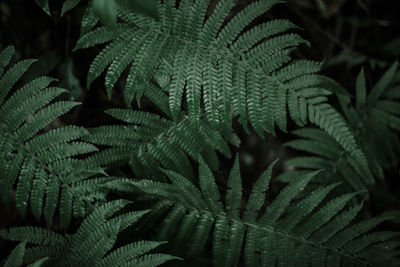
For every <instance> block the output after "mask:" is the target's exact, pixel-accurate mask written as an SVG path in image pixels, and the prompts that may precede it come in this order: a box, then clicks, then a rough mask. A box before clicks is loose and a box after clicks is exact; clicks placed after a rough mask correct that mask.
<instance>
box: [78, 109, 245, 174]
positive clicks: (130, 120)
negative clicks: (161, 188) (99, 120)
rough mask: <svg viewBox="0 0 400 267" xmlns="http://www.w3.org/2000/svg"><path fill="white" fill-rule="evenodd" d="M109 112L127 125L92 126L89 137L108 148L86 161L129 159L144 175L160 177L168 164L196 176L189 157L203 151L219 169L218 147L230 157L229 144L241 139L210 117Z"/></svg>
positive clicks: (103, 161)
mask: <svg viewBox="0 0 400 267" xmlns="http://www.w3.org/2000/svg"><path fill="white" fill-rule="evenodd" d="M106 113H107V114H109V115H111V116H113V117H114V118H116V119H118V120H121V121H122V122H124V123H127V125H110V126H100V127H98V128H93V129H90V135H88V136H86V137H85V140H86V141H88V142H92V143H94V144H96V145H102V146H107V148H106V149H104V150H102V151H101V152H99V153H96V154H94V155H93V156H91V157H89V158H88V159H86V160H85V161H86V163H87V164H88V165H90V164H92V163H93V164H101V165H102V166H109V165H110V164H112V163H114V162H129V164H130V166H131V168H132V171H133V172H134V173H135V174H136V175H137V176H138V177H142V178H155V179H159V178H160V176H163V174H162V172H161V171H160V170H159V167H163V168H168V169H171V170H174V171H176V172H179V173H181V174H182V175H185V176H186V177H190V178H193V177H194V176H193V171H192V166H191V163H190V160H189V158H191V159H197V155H198V153H200V154H201V155H202V156H203V157H204V158H205V159H207V163H208V164H209V165H210V166H212V169H214V170H216V169H218V164H219V160H218V155H217V151H218V152H220V153H221V154H223V155H224V156H225V157H230V156H231V152H230V148H229V144H232V145H234V146H238V145H239V142H240V140H239V139H238V137H237V136H236V135H235V134H234V133H232V132H231V130H230V129H229V128H227V127H224V126H221V127H219V129H218V128H216V127H213V125H211V124H210V122H208V121H207V120H201V121H199V122H197V123H195V122H193V121H191V120H189V119H188V118H187V117H186V116H184V115H182V116H181V117H180V118H179V119H177V120H176V121H172V120H170V119H167V118H163V117H160V116H159V115H157V114H152V113H149V112H143V111H136V110H131V109H110V110H107V111H106Z"/></svg>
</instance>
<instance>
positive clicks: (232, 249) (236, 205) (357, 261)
mask: <svg viewBox="0 0 400 267" xmlns="http://www.w3.org/2000/svg"><path fill="white" fill-rule="evenodd" d="M273 165H274V164H271V165H270V166H269V167H268V169H267V170H266V171H265V172H264V173H263V174H262V175H261V176H260V178H259V179H258V180H257V181H256V182H255V184H254V185H253V188H252V191H251V194H250V196H249V198H248V199H247V200H246V204H245V205H244V204H243V203H244V202H243V196H242V180H241V178H240V169H239V163H238V159H236V161H235V165H234V166H233V168H232V170H231V172H230V175H229V178H228V182H227V191H226V193H225V196H224V197H222V196H221V193H220V191H219V189H218V187H217V185H216V183H215V180H214V177H213V175H212V173H211V170H210V169H209V168H208V166H207V165H206V164H205V163H204V161H202V160H201V159H200V167H199V186H198V187H197V186H195V185H194V184H193V183H192V182H190V181H189V180H188V179H186V178H185V177H183V176H181V175H180V174H178V173H176V172H171V171H165V172H166V174H167V176H168V178H169V179H170V181H171V183H160V182H154V181H150V180H140V181H135V182H128V181H127V183H128V184H129V183H132V184H133V185H134V186H135V187H137V188H139V189H140V190H142V191H143V192H145V193H147V194H150V195H154V196H155V197H156V198H158V199H160V201H159V202H156V203H155V204H154V206H153V208H152V211H150V212H149V214H148V215H146V216H148V218H147V219H146V224H148V223H151V224H153V223H154V222H155V220H157V219H160V218H163V219H162V220H161V223H160V225H159V226H153V229H154V228H156V229H158V231H157V236H156V238H157V239H158V240H168V241H170V244H171V247H172V251H173V252H175V253H178V255H180V254H182V255H184V256H185V257H187V258H189V259H190V258H192V259H193V258H196V257H198V256H199V254H200V253H201V252H202V251H203V250H204V247H205V245H206V243H207V242H208V241H209V242H211V243H212V255H213V256H212V257H213V260H212V261H213V264H214V266H235V265H237V264H239V262H240V258H241V257H243V262H244V264H245V265H246V266H293V265H295V264H299V263H301V264H300V265H301V266H309V265H310V264H317V266H325V265H326V266H341V265H342V264H347V265H349V264H354V265H356V266H366V265H376V264H378V263H387V264H389V265H390V264H391V259H392V257H393V256H394V255H396V254H397V252H393V251H388V250H387V249H386V248H388V247H391V246H394V247H395V246H398V245H399V244H400V243H399V242H400V241H398V240H397V237H398V235H399V234H398V233H396V232H373V233H369V231H370V230H371V229H373V228H375V227H376V226H377V225H378V224H379V223H381V222H383V221H385V220H388V219H393V216H391V215H383V216H380V217H377V218H374V219H371V220H367V221H361V222H359V223H353V221H354V220H355V218H356V216H357V214H358V213H359V211H360V209H361V208H362V204H357V205H350V204H349V203H351V200H352V199H353V198H354V196H355V195H357V194H358V193H349V194H345V195H341V196H339V197H336V198H333V199H329V198H327V195H329V192H330V191H331V190H332V189H333V188H334V187H336V186H337V184H333V185H328V186H320V187H317V188H315V189H314V190H313V191H312V192H311V193H310V194H309V195H307V196H305V197H303V198H299V194H300V193H301V192H302V190H304V188H305V187H306V186H307V184H308V183H309V182H310V181H311V179H312V178H313V177H314V176H315V175H316V174H317V173H318V172H312V173H307V174H305V175H303V176H300V177H297V179H296V180H294V181H292V182H291V183H290V184H289V185H287V186H286V187H285V188H284V189H283V190H282V191H281V192H280V193H279V195H278V196H277V197H276V198H275V199H274V200H273V201H272V203H270V204H269V205H268V206H267V207H266V209H265V211H264V208H263V206H264V204H265V198H266V192H267V191H268V188H269V184H270V180H271V172H272V167H273ZM114 186H115V185H114ZM119 188H125V190H126V189H129V188H132V189H134V188H133V187H132V186H129V185H126V186H123V185H120V186H119ZM160 207H162V208H160ZM372 250H373V251H374V254H371V251H372ZM241 255H242V256H241ZM378 255H379V256H378Z"/></svg>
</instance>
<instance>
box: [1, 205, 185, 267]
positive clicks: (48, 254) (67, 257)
mask: <svg viewBox="0 0 400 267" xmlns="http://www.w3.org/2000/svg"><path fill="white" fill-rule="evenodd" d="M127 204H128V202H126V201H121V200H116V201H110V202H108V203H107V204H104V205H102V206H100V207H98V208H96V209H95V210H93V211H92V212H91V213H90V214H89V215H88V216H87V217H86V218H85V219H84V221H83V222H82V223H81V225H80V227H79V229H78V230H77V231H76V233H74V234H72V235H65V236H63V235H61V234H58V233H55V232H52V231H50V230H47V229H42V228H39V227H24V226H21V227H15V228H11V229H4V230H1V231H0V236H1V237H2V238H4V239H7V240H12V241H23V242H22V243H21V244H20V245H18V247H17V248H16V249H15V250H14V251H13V252H12V254H11V255H10V256H9V258H10V260H13V259H16V260H18V261H13V265H10V266H23V265H22V264H28V263H32V262H35V263H34V264H36V265H35V266H96V267H106V266H107V267H108V266H149V267H151V266H158V265H161V264H163V263H164V262H167V261H170V260H173V259H178V258H177V257H174V256H170V255H166V254H148V252H149V251H151V250H153V249H155V248H156V247H158V246H159V245H161V244H163V242H154V241H138V242H135V243H130V244H127V245H124V246H122V247H117V248H116V247H115V244H116V241H117V238H118V235H119V233H120V232H122V231H123V230H125V229H126V228H127V227H129V226H130V225H132V224H133V223H135V222H136V221H137V220H138V219H140V218H141V217H142V216H143V215H144V214H145V213H146V212H147V211H137V212H128V213H122V215H115V214H116V213H117V212H118V211H121V210H122V209H123V208H124V207H125V206H126V205H127ZM26 243H30V244H32V246H30V247H29V248H25V244H26ZM6 263H7V261H6ZM24 266H25V265H24Z"/></svg>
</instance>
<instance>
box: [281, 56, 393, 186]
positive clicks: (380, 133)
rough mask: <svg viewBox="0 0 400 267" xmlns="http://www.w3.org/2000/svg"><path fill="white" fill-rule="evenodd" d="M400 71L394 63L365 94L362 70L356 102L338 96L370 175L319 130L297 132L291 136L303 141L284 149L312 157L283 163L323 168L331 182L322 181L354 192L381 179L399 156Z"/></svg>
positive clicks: (297, 166)
mask: <svg viewBox="0 0 400 267" xmlns="http://www.w3.org/2000/svg"><path fill="white" fill-rule="evenodd" d="M399 82H400V71H398V63H397V62H395V63H394V64H393V65H392V66H391V67H390V68H389V69H388V70H387V71H386V72H385V74H384V75H383V76H382V78H381V79H380V80H379V81H378V82H377V83H376V85H375V86H374V87H373V88H372V89H371V91H370V92H369V94H367V88H366V82H365V75H364V71H363V70H362V71H361V72H360V74H359V76H358V78H357V83H356V97H355V103H354V105H352V103H351V99H350V98H349V97H345V96H338V97H339V101H340V104H341V107H342V111H343V114H344V116H345V118H346V119H347V121H348V124H349V126H350V127H351V129H352V131H353V132H354V133H355V137H356V140H357V142H358V143H359V144H360V146H361V148H362V150H363V152H364V153H365V155H366V157H367V160H368V164H369V166H371V170H372V172H373V175H374V176H375V178H374V177H372V176H370V175H365V173H364V172H363V170H362V169H361V168H360V167H359V165H357V164H356V162H354V161H353V160H352V159H351V157H350V156H349V155H348V153H344V152H343V151H342V149H341V147H340V145H339V144H338V143H337V142H336V141H335V140H334V139H333V138H332V137H330V136H328V135H327V134H326V133H324V132H323V131H321V130H318V129H306V128H303V129H299V130H296V131H294V134H295V135H297V136H299V137H301V138H305V139H298V140H293V141H290V142H288V143H286V146H288V147H291V148H294V149H297V150H301V151H305V152H309V153H312V154H314V155H313V156H312V157H309V156H307V157H296V158H292V159H290V160H289V161H287V162H286V163H285V164H286V165H288V166H293V167H295V168H300V169H315V170H318V169H321V168H322V169H326V170H328V171H329V172H330V173H329V176H330V179H326V178H327V177H326V176H325V177H321V182H323V183H330V182H334V181H338V180H340V181H343V180H344V181H346V182H347V183H348V184H349V185H350V186H351V187H352V188H353V189H355V190H360V189H365V185H371V184H373V183H374V180H376V178H378V179H383V178H384V169H385V168H386V169H387V168H388V167H389V163H390V162H391V161H392V160H393V158H394V157H395V155H396V152H397V153H398V152H399V151H398V149H399V148H398V146H397V145H398V144H399V138H398V135H397V134H396V133H395V131H397V132H399V131H400V116H399V115H400V103H399V99H400V83H399ZM299 173H301V171H300V172H298V171H296V172H287V173H285V174H283V175H282V176H281V179H282V180H285V181H287V180H290V179H291V177H296V176H298V175H299Z"/></svg>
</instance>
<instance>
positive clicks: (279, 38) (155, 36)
mask: <svg viewBox="0 0 400 267" xmlns="http://www.w3.org/2000/svg"><path fill="white" fill-rule="evenodd" d="M280 2H281V1H278V0H276V1H275V0H259V1H256V2H254V3H251V4H249V5H248V6H246V7H245V8H244V9H243V10H241V11H240V12H239V13H238V14H236V15H235V16H233V17H232V18H231V19H229V20H227V22H226V23H225V24H224V21H225V19H226V17H227V16H228V14H229V12H230V10H231V9H232V8H233V6H234V3H233V1H231V0H221V1H218V4H217V6H216V7H215V9H214V10H213V11H212V12H211V15H210V16H209V17H208V18H207V19H204V16H205V10H206V9H207V7H208V4H209V1H195V2H191V1H182V3H180V4H179V5H178V6H177V8H175V2H173V1H172V0H168V1H164V2H162V3H159V5H158V8H159V12H158V13H159V14H161V15H160V16H161V19H160V21H156V20H151V19H146V20H144V19H140V18H141V16H140V15H138V14H135V13H129V12H126V11H121V12H120V16H121V18H122V20H123V21H126V22H122V23H120V25H121V28H122V27H125V26H126V27H129V28H127V29H126V30H123V31H121V32H119V31H120V29H121V28H119V30H117V29H115V30H113V31H112V32H107V38H108V36H112V35H114V34H115V37H114V38H113V39H112V41H111V43H109V44H107V45H106V47H105V48H104V49H103V51H102V52H100V54H98V55H97V57H96V58H95V60H94V61H93V63H92V65H91V68H90V71H89V75H88V84H90V83H91V82H92V81H93V80H94V79H95V78H97V77H98V76H99V75H100V74H101V73H102V72H103V71H104V70H105V68H106V66H107V65H109V64H111V66H112V67H110V68H109V69H108V70H107V71H106V84H107V89H108V93H109V95H110V94H111V93H110V90H111V89H112V87H113V86H114V85H115V82H116V81H117V79H118V77H119V76H120V74H121V73H122V72H123V70H124V69H126V68H127V67H128V65H129V64H130V63H132V67H131V69H130V73H129V75H128V78H127V85H126V87H125V99H126V101H127V103H131V102H132V100H133V98H134V96H135V94H136V96H137V98H138V97H140V96H141V95H142V91H141V90H142V89H139V90H138V89H137V88H136V86H134V84H135V83H136V81H138V80H139V81H140V80H150V79H151V78H152V77H153V76H155V75H156V73H157V70H160V69H161V68H162V65H163V64H165V62H167V64H168V65H170V66H172V67H171V69H170V70H169V72H168V73H166V75H164V77H169V81H167V82H165V83H164V84H165V88H164V87H163V90H164V91H166V92H167V93H168V98H169V109H170V111H171V114H172V117H173V118H174V119H175V120H176V119H178V115H179V114H180V111H181V110H182V109H184V108H183V107H185V106H186V105H187V109H188V113H189V119H191V120H194V121H199V120H200V118H201V117H202V116H201V114H202V113H203V110H204V112H205V114H206V115H207V119H208V120H210V121H211V122H217V123H219V122H222V123H224V124H226V125H229V124H231V118H232V114H233V115H239V116H240V119H239V121H240V123H241V124H242V125H243V126H244V127H246V126H247V125H246V124H247V122H250V124H251V125H252V126H253V128H254V129H255V130H256V131H257V133H259V135H261V136H263V132H264V131H268V132H270V133H274V132H275V129H274V126H275V124H277V125H278V127H279V129H281V130H282V131H286V125H287V120H288V118H291V119H293V120H294V122H295V123H296V124H297V125H300V126H303V125H305V124H307V123H308V122H311V123H314V124H316V125H317V126H319V127H320V128H322V129H324V130H325V131H327V132H328V133H329V134H330V135H331V136H333V137H334V138H335V140H337V141H338V142H339V144H341V146H342V147H343V148H344V149H345V150H346V151H347V152H349V153H350V154H351V155H352V156H353V157H354V159H355V160H356V161H359V163H360V164H361V165H362V166H363V167H364V168H365V169H367V165H366V162H365V159H364V156H363V154H362V153H361V152H360V151H359V149H358V147H357V144H356V141H355V139H354V137H353V136H352V133H351V131H350V130H349V129H348V127H347V125H346V124H345V122H344V119H343V118H341V117H340V115H339V114H338V113H337V112H336V111H335V110H334V109H333V108H332V107H330V106H329V105H328V104H326V97H325V96H326V95H329V94H331V93H332V92H333V93H339V94H347V92H346V91H345V90H343V89H342V88H341V87H340V86H339V85H338V84H336V83H335V82H333V81H332V80H330V79H328V78H326V77H324V76H322V75H319V74H316V73H317V72H318V71H319V68H320V64H319V63H317V62H312V61H306V60H300V61H292V60H291V58H290V55H289V54H290V52H291V51H292V48H293V47H297V46H298V45H299V44H301V43H306V44H307V42H305V41H304V40H302V39H301V38H300V36H299V35H297V34H294V33H290V32H289V33H286V31H288V30H292V29H295V28H296V26H294V25H293V24H292V23H291V22H289V21H286V20H272V21H268V22H266V23H263V24H260V25H258V26H254V27H247V26H248V25H249V24H250V23H252V22H253V21H254V20H255V19H256V18H257V17H259V16H261V15H263V14H264V13H265V12H267V11H269V10H270V9H271V8H272V7H273V6H274V5H275V4H277V3H280ZM184 21H185V22H187V23H183V22H184ZM101 31H104V30H97V29H95V30H93V31H91V32H88V33H87V34H86V35H84V36H82V37H81V39H80V41H78V45H77V47H76V48H77V49H78V48H84V47H87V46H90V45H91V44H92V43H93V41H92V40H101V41H100V42H102V40H105V39H104V38H106V37H103V36H102V34H101ZM142 38H143V39H142ZM133 43H134V44H136V45H137V46H138V48H137V49H133V50H129V52H128V51H127V49H128V47H130V45H126V44H133ZM150 43H151V45H150ZM150 48H151V49H150ZM149 51H153V52H154V53H149ZM122 59H124V60H123V61H121V60H122ZM121 62H123V64H122V63H121ZM107 77H108V78H107ZM201 92H203V93H201ZM144 93H145V90H144ZM203 106H204V108H203ZM232 108H233V110H232ZM287 108H288V109H289V112H287ZM365 172H367V170H366V171H365Z"/></svg>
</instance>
